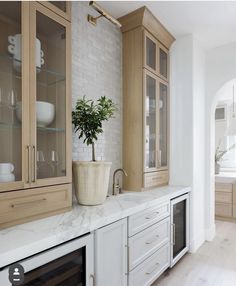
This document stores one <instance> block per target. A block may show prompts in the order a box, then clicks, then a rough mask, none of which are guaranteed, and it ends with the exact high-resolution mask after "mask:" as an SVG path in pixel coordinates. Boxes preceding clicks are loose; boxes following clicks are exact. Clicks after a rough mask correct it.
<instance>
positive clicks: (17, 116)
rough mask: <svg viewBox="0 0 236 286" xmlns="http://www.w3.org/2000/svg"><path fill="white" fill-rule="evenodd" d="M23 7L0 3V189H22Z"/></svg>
mask: <svg viewBox="0 0 236 286" xmlns="http://www.w3.org/2000/svg"><path fill="white" fill-rule="evenodd" d="M24 6H25V5H24V4H23V5H21V2H17V1H12V2H11V1H9V2H7V1H3V2H0V191H6V190H11V189H17V188H22V187H23V180H24V174H25V171H26V170H25V169H24V168H23V166H24V165H23V161H24V158H23V157H24V155H26V154H25V152H26V153H27V150H23V148H24V147H23V146H24V145H27V144H28V142H26V141H27V140H28V138H27V126H26V123H27V115H26V114H24V113H23V112H22V110H23V111H26V110H27V108H28V107H27V104H26V102H27V98H26V97H27V95H24V96H23V94H25V92H24V91H25V86H24V85H23V83H22V82H23V78H25V76H26V74H25V64H24V63H22V57H23V55H24V51H23V46H24V45H25V40H24V39H22V33H23V24H22V23H23V21H24V20H23V15H24V14H23V13H24V11H23V10H24V8H25V7H24ZM23 41H24V42H23ZM23 127H24V131H23ZM23 154H24V155H23ZM26 180H27V178H26Z"/></svg>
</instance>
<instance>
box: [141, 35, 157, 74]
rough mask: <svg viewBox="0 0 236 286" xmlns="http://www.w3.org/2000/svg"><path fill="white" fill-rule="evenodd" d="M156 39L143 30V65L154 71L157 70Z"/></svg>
mask: <svg viewBox="0 0 236 286" xmlns="http://www.w3.org/2000/svg"><path fill="white" fill-rule="evenodd" d="M157 49H158V48H157V41H156V39H155V38H154V37H153V36H152V35H150V34H149V33H148V32H146V31H145V32H144V66H145V67H146V68H147V69H148V70H150V71H152V72H154V73H156V72H157Z"/></svg>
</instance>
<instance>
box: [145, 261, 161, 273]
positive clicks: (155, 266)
mask: <svg viewBox="0 0 236 286" xmlns="http://www.w3.org/2000/svg"><path fill="white" fill-rule="evenodd" d="M158 265H159V263H158V262H157V263H156V264H155V265H154V266H153V267H152V269H151V270H149V271H147V272H146V274H147V275H150V274H152V273H153V272H154V271H155V270H156V269H157V266H158Z"/></svg>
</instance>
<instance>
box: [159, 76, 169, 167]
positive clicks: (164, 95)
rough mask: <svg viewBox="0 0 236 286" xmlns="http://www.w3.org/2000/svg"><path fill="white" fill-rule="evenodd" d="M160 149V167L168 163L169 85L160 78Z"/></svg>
mask: <svg viewBox="0 0 236 286" xmlns="http://www.w3.org/2000/svg"><path fill="white" fill-rule="evenodd" d="M158 130H159V137H158V138H159V144H158V146H159V150H158V167H161V168H163V167H167V165H168V87H167V84H166V83H165V82H164V81H160V80H159V128H158Z"/></svg>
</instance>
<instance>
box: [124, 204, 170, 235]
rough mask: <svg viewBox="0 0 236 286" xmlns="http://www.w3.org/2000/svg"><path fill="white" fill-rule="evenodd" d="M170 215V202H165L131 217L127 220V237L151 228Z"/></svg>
mask: <svg viewBox="0 0 236 286" xmlns="http://www.w3.org/2000/svg"><path fill="white" fill-rule="evenodd" d="M169 215H170V202H169V201H168V202H165V203H163V204H160V205H158V206H156V207H154V208H151V209H148V210H145V211H142V212H139V213H137V214H134V215H131V216H130V217H129V218H128V235H129V237H131V236H133V235H135V234H136V233H138V232H140V231H142V230H143V229H145V228H147V227H149V226H151V225H152V224H154V223H156V222H158V221H160V220H161V219H163V218H166V217H168V216H169Z"/></svg>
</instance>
